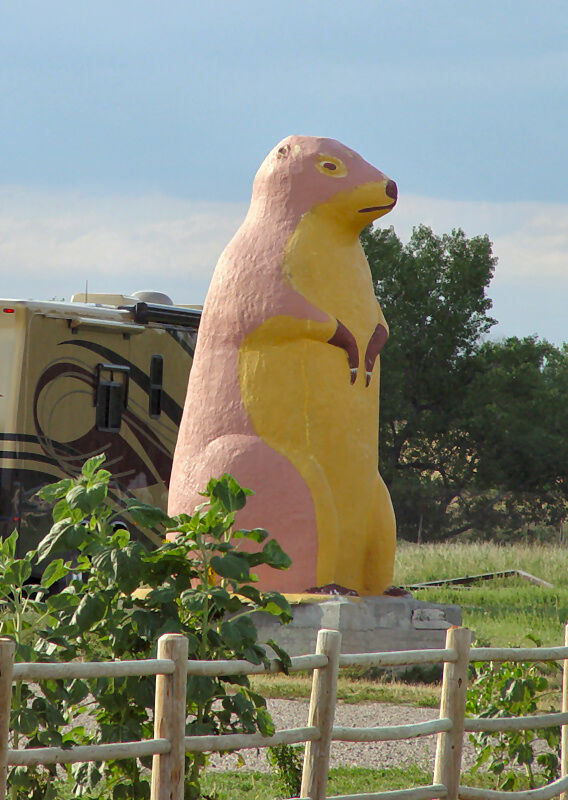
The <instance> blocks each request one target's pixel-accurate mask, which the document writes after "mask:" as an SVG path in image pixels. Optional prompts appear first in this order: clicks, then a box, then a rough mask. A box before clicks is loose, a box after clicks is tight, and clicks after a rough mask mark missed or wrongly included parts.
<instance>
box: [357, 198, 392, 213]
mask: <svg viewBox="0 0 568 800" xmlns="http://www.w3.org/2000/svg"><path fill="white" fill-rule="evenodd" d="M395 205H396V200H395V201H394V203H389V205H388V206H369V207H368V208H360V209H359V214H367V213H368V212H369V211H384V210H385V209H387V208H392V207H393V206H395Z"/></svg>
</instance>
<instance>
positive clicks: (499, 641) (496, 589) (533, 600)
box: [394, 542, 568, 647]
mask: <svg viewBox="0 0 568 800" xmlns="http://www.w3.org/2000/svg"><path fill="white" fill-rule="evenodd" d="M505 569H522V570H524V571H525V572H529V573H531V574H532V575H535V576H537V577H539V578H543V579H544V580H546V581H549V582H550V583H552V584H553V587H554V588H552V589H546V588H543V587H540V586H535V585H534V584H531V583H527V582H526V581H524V580H522V579H520V578H499V579H495V580H491V581H483V582H481V581H480V582H478V583H477V584H475V585H473V586H471V587H455V588H447V587H444V588H442V587H440V588H431V589H422V590H413V591H412V595H413V597H415V598H416V599H417V600H429V601H431V602H435V603H455V604H456V605H459V606H461V608H462V613H463V624H464V625H465V626H467V627H468V628H471V629H472V630H473V631H474V633H475V636H476V641H477V643H478V644H483V645H493V646H495V647H499V646H519V645H524V646H526V645H527V644H529V642H528V641H527V639H526V637H527V634H532V635H534V636H536V637H538V639H539V640H540V641H541V642H542V644H543V645H559V644H563V627H564V624H565V623H566V622H567V621H568V549H564V548H561V547H559V546H552V545H550V546H546V545H533V546H529V545H515V546H499V545H493V544H490V543H486V542H484V543H479V544H458V543H451V544H442V545H435V544H429V545H410V544H407V543H401V544H400V546H399V547H398V549H397V555H396V566H395V577H394V582H395V583H396V584H398V585H404V584H410V583H421V582H425V581H430V580H436V579H438V578H455V577H460V576H464V575H475V574H479V573H483V572H496V571H499V570H505Z"/></svg>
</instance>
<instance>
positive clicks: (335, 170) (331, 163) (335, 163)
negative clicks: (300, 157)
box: [316, 153, 347, 178]
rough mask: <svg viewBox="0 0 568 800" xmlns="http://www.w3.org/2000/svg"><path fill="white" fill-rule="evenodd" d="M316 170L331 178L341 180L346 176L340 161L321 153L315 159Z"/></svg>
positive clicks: (344, 167) (344, 168)
mask: <svg viewBox="0 0 568 800" xmlns="http://www.w3.org/2000/svg"><path fill="white" fill-rule="evenodd" d="M316 169H317V170H319V172H321V173H323V175H329V176H330V177H332V178H343V177H345V175H347V167H346V166H345V164H344V163H343V161H341V159H339V158H335V156H328V155H325V154H323V153H322V154H320V155H319V156H318V158H317V161H316Z"/></svg>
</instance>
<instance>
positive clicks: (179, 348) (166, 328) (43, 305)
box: [0, 292, 201, 552]
mask: <svg viewBox="0 0 568 800" xmlns="http://www.w3.org/2000/svg"><path fill="white" fill-rule="evenodd" d="M200 315H201V310H200V307H199V306H176V305H173V304H172V303H171V301H170V300H169V298H167V297H166V295H162V294H161V293H157V292H137V293H134V294H133V295H130V296H125V295H91V294H89V295H88V297H87V296H86V295H84V294H83V295H74V296H73V297H72V298H71V301H70V302H68V303H60V302H39V301H38V302H36V301H34V300H0V363H1V365H2V369H0V535H1V536H2V537H4V536H5V535H7V534H9V533H11V531H12V530H13V529H14V528H17V529H18V530H19V531H20V537H19V548H20V552H21V551H23V550H24V549H29V548H33V547H35V546H36V545H37V543H38V542H39V540H40V539H41V538H42V536H43V535H44V534H45V533H46V532H47V530H48V529H49V526H50V524H51V516H50V513H49V510H48V509H47V508H46V507H45V505H44V504H43V503H42V501H40V500H39V498H38V497H37V495H36V492H37V491H38V489H40V488H41V487H42V486H44V485H45V484H47V483H53V482H54V481H57V480H59V479H61V478H63V477H68V476H73V475H76V474H77V473H78V472H79V471H80V468H81V465H82V464H83V462H84V461H85V460H86V459H87V458H89V457H90V456H93V455H96V454H98V453H105V455H106V467H107V468H108V469H109V470H110V471H111V472H112V475H113V482H112V498H113V501H115V502H116V504H117V505H119V506H120V505H121V504H123V503H124V500H125V499H127V498H133V497H135V498H138V499H139V500H142V501H144V502H149V503H152V504H154V505H157V506H160V507H162V508H164V509H165V507H166V504H167V487H168V481H169V476H170V469H171V462H172V457H173V451H174V447H175V443H176V437H177V431H178V426H179V423H180V420H181V413H182V408H183V403H184V398H185V392H186V387H187V378H188V374H189V370H190V368H191V363H192V359H193V353H194V349H195V342H196V337H197V329H198V325H199V319H200ZM148 535H149V536H150V537H152V536H154V538H155V541H158V539H157V537H156V536H155V535H154V534H152V532H149V534H148Z"/></svg>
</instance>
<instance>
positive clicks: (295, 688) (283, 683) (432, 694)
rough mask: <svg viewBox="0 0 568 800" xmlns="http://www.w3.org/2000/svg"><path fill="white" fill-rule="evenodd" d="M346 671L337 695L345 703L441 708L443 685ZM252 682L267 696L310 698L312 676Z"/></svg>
mask: <svg viewBox="0 0 568 800" xmlns="http://www.w3.org/2000/svg"><path fill="white" fill-rule="evenodd" d="M346 673H347V670H342V671H341V672H340V675H339V678H338V681H337V697H338V699H339V700H342V701H343V702H345V703H397V704H404V705H409V706H422V707H427V708H438V706H439V704H440V687H439V685H436V684H431V685H426V684H421V683H415V684H414V683H403V682H402V681H391V680H389V679H384V680H364V679H361V678H360V677H357V676H356V675H354V673H351V675H349V674H346ZM251 684H252V686H253V688H254V690H255V691H256V692H258V693H259V694H261V695H262V696H263V697H266V698H284V699H289V700H298V699H303V698H309V696H310V692H311V688H312V679H311V676H305V675H294V674H292V675H290V676H282V675H254V676H251Z"/></svg>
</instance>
